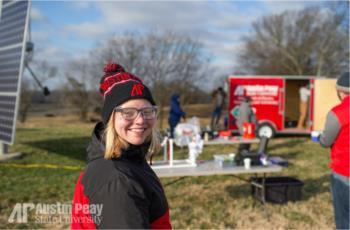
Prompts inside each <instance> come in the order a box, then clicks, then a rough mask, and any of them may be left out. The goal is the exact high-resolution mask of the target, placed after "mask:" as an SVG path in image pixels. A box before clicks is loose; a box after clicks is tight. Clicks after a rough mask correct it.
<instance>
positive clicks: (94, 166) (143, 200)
mask: <svg viewBox="0 0 350 230" xmlns="http://www.w3.org/2000/svg"><path fill="white" fill-rule="evenodd" d="M103 130H104V126H103V124H102V123H98V124H97V125H96V127H95V129H94V132H93V135H92V140H91V143H90V144H89V146H88V149H87V152H88V165H87V167H86V169H85V171H84V172H82V173H81V175H80V177H79V179H78V182H77V185H76V188H75V192H74V198H73V206H72V217H71V218H72V219H71V228H72V229H87V228H88V229H91V228H92V229H94V228H108V229H115V228H123V229H149V228H152V229H171V224H170V218H169V208H168V203H167V200H166V197H165V194H164V190H163V188H162V186H161V184H160V181H159V179H158V177H157V176H156V174H155V173H154V171H153V170H152V169H151V167H150V166H149V164H148V163H147V161H146V158H145V154H146V152H147V150H148V147H149V146H148V145H144V146H130V147H129V148H128V149H126V150H123V151H122V154H121V156H120V157H118V158H116V159H111V160H106V159H104V158H103V154H104V150H105V147H104V144H103V143H104V142H103V141H102V138H101V134H102V132H103ZM86 206H88V207H89V208H88V211H87V209H86V208H82V207H86ZM98 206H100V207H102V211H101V212H100V213H98V212H96V207H98Z"/></svg>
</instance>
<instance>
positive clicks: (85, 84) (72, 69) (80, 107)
mask: <svg viewBox="0 0 350 230" xmlns="http://www.w3.org/2000/svg"><path fill="white" fill-rule="evenodd" d="M90 70H91V66H90V63H89V62H88V61H87V59H81V60H76V61H74V62H72V63H71V64H70V65H69V67H68V71H66V73H65V76H66V78H67V81H68V83H67V85H66V87H65V89H64V91H65V93H64V95H65V101H67V102H68V103H69V104H70V105H71V106H73V107H74V108H75V109H76V111H78V114H79V117H80V120H82V121H86V120H87V116H88V112H89V110H90V106H91V105H92V98H91V94H90V91H91V90H90V89H91V81H90V80H91V79H92V78H93V76H92V75H91V73H90Z"/></svg>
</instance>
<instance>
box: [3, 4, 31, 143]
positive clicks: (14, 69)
mask: <svg viewBox="0 0 350 230" xmlns="http://www.w3.org/2000/svg"><path fill="white" fill-rule="evenodd" d="M0 4H1V6H0V142H4V143H7V144H13V142H14V137H15V130H16V118H17V107H18V103H19V93H20V85H21V75H22V72H23V68H24V52H25V43H26V33H27V28H28V20H29V6H30V2H29V1H7V0H5V1H2V2H1V0H0Z"/></svg>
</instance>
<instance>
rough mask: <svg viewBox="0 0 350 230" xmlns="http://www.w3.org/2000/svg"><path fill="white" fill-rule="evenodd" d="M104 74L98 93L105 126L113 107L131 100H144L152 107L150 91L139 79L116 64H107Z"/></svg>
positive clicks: (153, 103)
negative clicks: (101, 103) (101, 102)
mask: <svg viewBox="0 0 350 230" xmlns="http://www.w3.org/2000/svg"><path fill="white" fill-rule="evenodd" d="M103 71H104V72H105V74H104V75H103V77H102V78H101V81H100V93H101V96H103V99H104V100H103V107H102V121H103V123H104V124H105V125H106V124H107V123H108V120H109V117H110V116H111V114H112V112H113V110H114V108H115V107H118V106H119V105H121V104H123V103H124V102H126V101H128V100H132V99H146V100H148V101H149V102H150V103H151V104H152V105H155V104H156V103H155V102H154V100H153V97H152V94H151V91H150V90H149V89H148V87H147V86H146V85H144V84H143V83H142V81H141V79H140V78H138V77H137V76H135V75H132V74H131V73H128V72H126V71H125V69H124V68H123V67H122V66H121V65H119V64H117V63H109V64H107V65H106V66H105V67H104V68H103Z"/></svg>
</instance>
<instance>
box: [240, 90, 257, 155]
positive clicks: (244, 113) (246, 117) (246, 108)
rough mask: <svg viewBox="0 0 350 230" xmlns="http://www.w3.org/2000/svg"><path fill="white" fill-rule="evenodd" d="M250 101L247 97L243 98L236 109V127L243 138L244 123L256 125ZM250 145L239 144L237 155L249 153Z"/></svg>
mask: <svg viewBox="0 0 350 230" xmlns="http://www.w3.org/2000/svg"><path fill="white" fill-rule="evenodd" d="M251 102H252V99H251V97H249V96H245V97H244V99H243V101H242V102H241V104H240V105H239V107H238V115H237V120H236V126H237V127H238V131H239V134H240V135H241V136H243V134H244V132H243V125H244V123H246V122H249V123H254V124H255V125H256V124H257V119H256V116H255V113H254V111H253V108H252V105H251ZM249 150H250V144H245V143H243V144H239V146H238V153H241V152H243V151H249Z"/></svg>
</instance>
